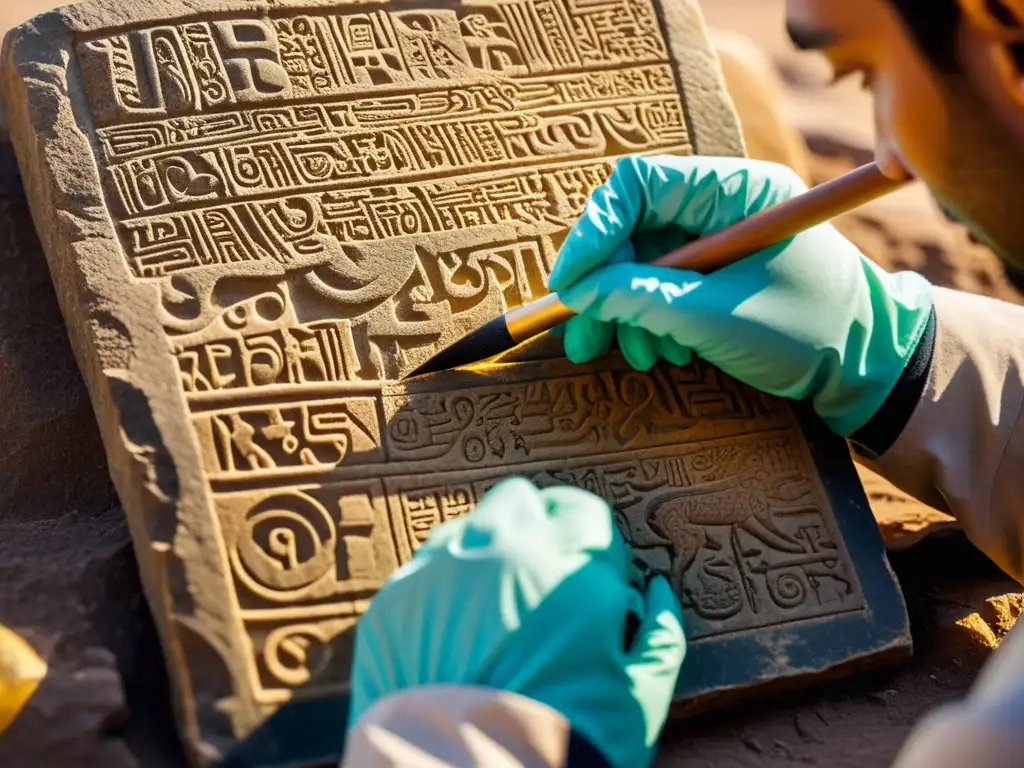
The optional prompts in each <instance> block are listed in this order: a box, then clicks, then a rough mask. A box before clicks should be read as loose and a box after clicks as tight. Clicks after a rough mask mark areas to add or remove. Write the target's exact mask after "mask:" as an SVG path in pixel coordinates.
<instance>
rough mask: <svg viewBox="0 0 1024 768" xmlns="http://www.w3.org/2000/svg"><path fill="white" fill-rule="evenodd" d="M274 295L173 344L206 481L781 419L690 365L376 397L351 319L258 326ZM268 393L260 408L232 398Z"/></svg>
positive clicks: (563, 373) (642, 441)
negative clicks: (357, 376) (362, 378)
mask: <svg viewBox="0 0 1024 768" xmlns="http://www.w3.org/2000/svg"><path fill="white" fill-rule="evenodd" d="M275 297H276V298H279V294H267V295H264V296H260V297H257V298H256V299H254V300H251V301H249V302H246V303H245V304H243V305H240V306H238V307H234V308H232V310H229V311H227V312H225V313H224V315H222V317H221V318H220V320H219V327H214V328H211V329H207V330H208V331H215V332H216V333H214V334H200V335H199V338H198V339H190V338H189V337H185V338H184V339H182V340H179V341H178V342H177V343H176V345H175V348H176V352H177V359H178V364H179V369H180V372H181V378H182V385H183V388H184V390H185V393H186V395H187V396H188V397H189V400H190V402H191V403H192V408H193V416H192V420H193V424H194V426H195V429H196V433H197V435H198V436H199V438H200V442H201V444H202V445H204V446H205V450H206V461H207V472H208V474H209V476H210V477H211V479H214V480H232V479H243V478H252V477H260V478H270V477H271V476H274V475H277V474H294V473H296V472H301V473H303V474H319V475H323V474H325V473H328V472H330V471H332V470H334V469H335V468H336V467H339V466H358V465H362V464H367V463H382V462H387V463H389V464H394V463H396V462H401V463H406V462H417V463H426V464H431V465H437V466H445V465H447V463H448V462H451V461H452V460H453V459H455V460H458V461H460V462H465V464H466V465H467V466H481V467H482V466H497V465H505V464H507V463H508V462H510V461H518V462H529V461H537V460H541V459H546V458H555V457H558V456H561V455H564V454H565V452H566V451H567V450H570V449H571V450H572V451H573V452H574V453H576V454H581V453H586V454H591V455H596V454H601V453H614V452H617V451H621V450H632V449H637V448H647V447H651V446H655V445H665V444H678V443H680V442H684V441H694V440H700V439H704V438H706V437H708V436H711V435H714V434H724V433H725V432H731V433H741V432H750V431H755V430H764V429H770V428H775V427H779V426H783V425H785V423H786V419H787V418H788V417H787V413H786V411H785V410H784V409H782V408H781V406H780V404H779V403H778V402H777V401H774V400H772V399H770V398H765V397H763V396H759V395H758V394H756V393H754V392H753V391H751V390H748V389H746V388H745V387H742V386H741V385H739V384H738V383H736V382H735V381H733V380H731V379H729V378H728V377H724V376H722V375H721V374H720V373H719V372H718V371H717V369H715V368H712V367H711V366H708V365H706V364H703V363H699V362H698V363H697V364H695V365H693V366H689V367H685V368H678V367H666V368H658V369H655V370H654V371H653V372H651V373H650V374H640V373H636V372H633V371H631V370H628V369H622V368H621V367H619V368H612V369H609V370H606V371H603V372H590V371H587V372H579V371H578V369H575V368H574V367H573V366H572V365H571V364H568V363H564V362H563V363H558V362H554V361H550V362H545V363H537V364H533V368H532V373H527V370H526V369H525V368H523V369H522V373H521V375H520V376H519V377H517V379H516V380H513V381H508V380H497V379H496V380H494V381H493V382H491V381H489V380H488V379H486V378H484V379H481V378H480V377H479V376H473V377H472V379H471V380H470V378H467V385H468V386H464V387H461V388H458V387H457V388H455V389H454V390H450V389H443V390H441V391H431V390H430V389H426V390H423V391H420V392H409V391H406V390H404V389H402V388H400V387H395V388H394V391H393V392H392V391H389V390H387V389H385V390H384V391H383V392H382V390H381V384H380V379H379V378H376V377H374V378H371V379H370V380H367V381H366V382H365V383H360V382H359V381H358V380H355V381H353V380H352V377H351V376H350V373H351V372H353V371H357V370H359V366H360V363H359V356H358V354H357V345H356V343H355V340H354V338H353V335H352V333H351V331H352V327H351V326H350V325H345V324H343V323H340V322H337V321H324V322H320V323H312V324H309V325H300V324H292V323H288V322H285V323H277V322H273V321H270V322H267V321H266V318H265V317H264V316H263V315H260V314H259V313H258V311H257V310H256V309H255V307H259V306H261V305H263V306H264V309H263V312H266V313H267V314H268V315H270V316H271V317H275V316H277V312H278V311H280V307H281V306H282V305H281V304H274V303H273V299H274V298H275ZM267 307H271V308H273V310H274V311H271V309H268V308H267ZM246 308H248V311H247V312H243V311H241V310H243V309H246ZM282 315H283V316H284V317H285V319H286V320H287V319H290V318H289V316H288V313H287V312H283V313H282ZM253 317H259V318H260V319H259V321H256V320H253V319H252V318H253ZM204 336H205V338H204ZM317 385H319V389H316V386H317ZM331 385H333V386H331ZM264 390H265V391H266V396H263V397H262V398H261V399H262V401H263V402H262V404H260V405H252V406H247V405H244V400H238V399H237V396H238V395H244V396H246V397H249V396H258V395H259V393H260V392H261V391H264ZM320 392H323V393H324V394H319V393H320ZM268 399H269V400H270V401H271V402H270V403H267V401H268ZM378 402H379V403H380V404H381V408H380V412H379V413H378V409H377V403H378Z"/></svg>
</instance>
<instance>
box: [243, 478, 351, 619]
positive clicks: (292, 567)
mask: <svg viewBox="0 0 1024 768" xmlns="http://www.w3.org/2000/svg"><path fill="white" fill-rule="evenodd" d="M336 536H337V535H336V532H335V528H334V523H333V522H332V520H331V517H330V515H328V514H327V511H326V510H325V509H324V508H323V507H321V506H320V505H319V504H318V503H317V502H316V501H314V500H313V499H311V498H309V497H308V496H304V495H302V494H299V493H284V494H280V495H277V496H271V497H270V498H268V499H265V500H263V501H262V502H260V503H259V504H257V505H256V506H255V507H253V509H251V510H250V511H249V513H248V514H247V515H246V516H245V520H244V522H243V529H242V530H241V531H240V532H239V536H238V541H237V542H236V544H235V547H234V549H233V551H232V560H233V563H234V566H235V572H236V573H237V574H238V577H239V578H240V579H241V581H242V582H243V583H244V584H245V585H246V586H247V587H249V588H250V589H251V590H252V591H253V592H255V593H256V594H258V595H261V596H262V597H266V598H267V599H270V600H275V601H279V600H284V599H294V598H295V597H297V596H300V595H301V593H303V592H305V591H306V590H308V589H309V587H311V586H312V585H314V584H316V583H317V582H318V581H320V580H321V579H323V578H324V577H326V576H329V574H330V573H331V572H332V571H333V569H334V564H335V562H334V558H335V555H334V549H335V540H336Z"/></svg>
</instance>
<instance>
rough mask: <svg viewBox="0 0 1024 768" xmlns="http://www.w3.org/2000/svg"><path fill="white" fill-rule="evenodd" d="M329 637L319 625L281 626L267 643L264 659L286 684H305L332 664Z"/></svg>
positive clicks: (275, 674) (276, 676)
mask: <svg viewBox="0 0 1024 768" xmlns="http://www.w3.org/2000/svg"><path fill="white" fill-rule="evenodd" d="M328 639H329V638H328V637H327V634H326V633H325V632H324V631H323V630H322V629H321V628H320V627H319V626H317V625H316V624H300V625H297V626H288V627H278V628H277V629H275V630H274V631H273V632H271V633H270V634H269V635H268V636H267V639H266V642H265V643H264V645H263V661H264V663H265V664H266V665H267V670H268V671H269V672H270V674H271V675H273V676H274V677H275V678H277V679H278V680H279V681H281V682H282V683H283V684H284V685H287V686H292V687H297V686H300V685H305V684H306V683H308V682H309V681H310V680H311V679H313V678H314V677H316V676H318V675H319V674H320V673H321V672H323V670H324V669H326V668H327V666H328V664H329V663H330V661H331V656H332V654H331V649H330V646H329V645H328V644H327V641H328Z"/></svg>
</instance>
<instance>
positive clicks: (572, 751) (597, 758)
mask: <svg viewBox="0 0 1024 768" xmlns="http://www.w3.org/2000/svg"><path fill="white" fill-rule="evenodd" d="M565 768H612V764H611V763H610V762H608V758H607V757H605V756H604V755H602V754H601V752H600V751H598V749H597V747H595V746H594V745H593V744H591V743H590V741H588V740H587V739H586V738H585V737H584V736H581V735H580V734H579V733H578V732H577V731H576V730H575V729H574V730H572V731H570V732H569V753H568V754H567V755H566V756H565Z"/></svg>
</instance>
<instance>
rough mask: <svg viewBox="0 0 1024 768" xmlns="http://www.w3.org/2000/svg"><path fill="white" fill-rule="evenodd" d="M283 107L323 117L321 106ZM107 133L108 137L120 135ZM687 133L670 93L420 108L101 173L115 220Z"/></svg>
mask: <svg viewBox="0 0 1024 768" xmlns="http://www.w3.org/2000/svg"><path fill="white" fill-rule="evenodd" d="M349 106H350V107H351V106H353V105H351V104H350V105H349ZM356 106H358V104H357V105H356ZM289 109H290V110H291V111H292V112H294V113H300V112H301V113H307V114H308V113H313V115H314V117H318V118H322V119H327V117H328V116H327V114H326V110H325V109H324V108H323V107H319V108H313V107H292V108H289ZM285 111H286V110H285V109H279V110H276V112H277V113H278V114H282V113H284V112H285ZM255 117H259V116H254V115H249V116H248V117H247V118H246V119H247V120H252V119H254V118H255ZM263 117H266V115H264V116H263ZM291 117H292V119H289V120H287V121H282V122H284V123H298V122H299V118H298V115H294V116H291ZM136 130H137V129H136ZM105 133H106V134H107V136H106V137H105V139H106V141H108V142H110V141H113V140H115V139H118V140H124V139H125V137H124V136H110V135H109V134H110V133H111V131H106V132H105ZM686 140H687V135H686V129H685V125H684V118H683V112H682V107H681V105H680V103H679V98H678V96H677V95H675V94H674V93H673V94H672V95H667V96H662V97H657V96H655V97H646V98H644V99H642V100H636V101H631V102H629V103H627V104H621V105H613V106H604V107H590V106H587V105H585V104H584V105H578V104H577V105H575V106H571V107H566V108H565V109H564V110H559V111H558V112H556V113H553V114H552V113H548V114H538V113H535V112H526V111H512V112H508V113H501V114H497V115H495V114H485V115H482V116H479V117H469V118H461V119H459V116H458V115H456V116H453V117H449V118H444V119H442V120H441V121H439V122H426V120H425V118H424V117H422V116H421V117H419V118H418V119H416V120H412V119H409V118H402V119H401V122H400V124H398V125H393V126H389V125H374V126H370V127H367V128H363V129H361V130H358V131H352V130H348V131H336V130H332V129H331V128H329V127H326V128H311V129H310V130H309V132H307V133H294V132H292V133H290V134H289V135H285V136H281V137H275V138H266V137H259V138H256V137H253V138H250V139H248V140H243V141H242V142H240V143H231V144H226V143H221V144H219V145H218V146H215V147H210V148H207V149H197V150H178V149H174V150H171V151H168V152H163V153H159V154H155V153H151V152H150V153H146V154H144V155H143V156H141V157H137V158H133V159H128V160H124V161H120V162H114V163H110V164H109V166H108V169H109V170H108V173H109V178H110V180H111V182H112V186H113V188H114V189H115V190H116V195H115V196H113V198H112V202H113V203H114V205H112V213H113V214H114V215H115V217H116V219H117V220H119V221H120V220H125V219H129V220H134V219H137V218H139V217H144V216H157V215H160V214H166V213H168V212H171V211H173V210H175V209H176V208H178V207H179V206H181V205H182V204H189V205H194V204H197V203H206V204H211V203H224V202H231V201H235V200H244V199H246V198H249V197H253V196H264V195H267V194H270V193H274V194H277V195H279V196H282V197H283V196H286V195H294V194H297V193H299V192H302V191H304V190H310V191H312V190H331V191H337V190H339V189H342V188H345V187H352V186H353V185H360V186H365V185H366V184H386V183H389V182H395V181H397V180H399V179H406V178H417V177H419V178H433V177H437V176H443V175H446V174H450V173H453V172H463V171H466V170H467V169H472V170H473V172H484V171H490V170H502V169H505V170H507V169H509V168H521V167H524V166H531V165H540V166H549V165H550V164H551V163H552V162H565V161H570V160H575V159H582V158H602V157H607V156H611V155H619V154H630V153H633V152H642V151H650V150H657V149H666V150H667V149H685V148H686Z"/></svg>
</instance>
